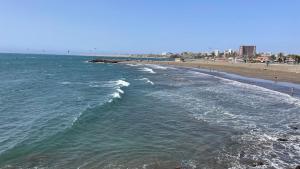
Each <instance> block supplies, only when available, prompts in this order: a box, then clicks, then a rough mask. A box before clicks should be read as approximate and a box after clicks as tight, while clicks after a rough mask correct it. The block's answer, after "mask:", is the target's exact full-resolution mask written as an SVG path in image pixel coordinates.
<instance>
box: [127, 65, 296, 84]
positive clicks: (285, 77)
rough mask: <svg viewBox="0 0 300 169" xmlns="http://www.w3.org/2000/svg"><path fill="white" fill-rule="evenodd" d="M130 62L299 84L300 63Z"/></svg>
mask: <svg viewBox="0 0 300 169" xmlns="http://www.w3.org/2000/svg"><path fill="white" fill-rule="evenodd" d="M122 63H130V64H157V65H173V66H179V67H191V68H202V69H208V70H212V71H222V72H227V73H232V74H237V75H241V76H245V77H250V78H259V79H265V80H273V81H281V82H289V83H296V84H300V65H279V64H271V65H269V66H268V67H267V66H266V65H265V64H260V63H246V64H245V63H228V62H207V61H186V62H175V61H126V62H122Z"/></svg>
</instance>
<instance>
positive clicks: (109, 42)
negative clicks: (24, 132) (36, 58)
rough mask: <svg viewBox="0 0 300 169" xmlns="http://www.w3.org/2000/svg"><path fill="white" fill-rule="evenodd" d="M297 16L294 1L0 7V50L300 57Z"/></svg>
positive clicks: (15, 3) (33, 0)
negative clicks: (242, 51) (253, 52)
mask: <svg viewBox="0 0 300 169" xmlns="http://www.w3.org/2000/svg"><path fill="white" fill-rule="evenodd" d="M299 10H300V1H299V0H94V1H92V0H1V2H0V51H26V50H27V51H41V50H43V49H45V50H46V51H47V52H54V51H55V52H63V51H66V50H68V49H70V50H71V51H72V52H88V51H90V52H91V51H93V52H94V51H96V52H99V53H128V52H134V53H149V52H153V53H160V52H163V51H170V52H180V51H208V50H213V49H220V50H223V49H227V48H232V49H237V48H238V47H239V45H241V44H255V45H257V49H258V50H259V51H273V52H279V51H283V52H289V53H300V13H299ZM94 48H96V49H94Z"/></svg>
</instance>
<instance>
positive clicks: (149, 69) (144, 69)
mask: <svg viewBox="0 0 300 169" xmlns="http://www.w3.org/2000/svg"><path fill="white" fill-rule="evenodd" d="M139 70H140V71H143V72H148V73H152V74H155V73H156V72H154V71H153V69H151V68H147V67H144V68H140V69H139Z"/></svg>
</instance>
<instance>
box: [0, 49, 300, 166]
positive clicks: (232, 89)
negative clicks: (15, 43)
mask: <svg viewBox="0 0 300 169" xmlns="http://www.w3.org/2000/svg"><path fill="white" fill-rule="evenodd" d="M88 59H91V57H83V56H55V55H16V54H1V55H0V60H1V62H0V95H1V97H0V167H1V168H105V169H119V168H120V169H123V168H124V169H125V168H141V169H152V168H160V169H164V168H166V169H167V168H175V167H177V166H181V167H182V168H185V169H194V168H289V167H291V168H293V167H295V166H296V165H297V164H299V163H300V147H299V142H300V130H299V128H300V123H299V120H300V116H299V113H300V100H299V98H298V97H299V95H297V94H296V95H295V96H293V97H292V96H290V95H289V94H288V92H284V91H288V89H289V85H292V86H293V87H295V91H296V92H299V86H298V85H295V84H286V83H284V84H281V83H276V84H275V83H272V82H269V81H260V80H256V79H245V78H240V77H236V76H231V75H228V74H224V73H220V72H219V73H218V72H208V71H205V70H201V69H185V68H176V67H166V66H159V65H130V64H129V65H126V64H89V63H86V62H85V61H86V60H88ZM278 138H285V139H287V141H278V140H277V139H278Z"/></svg>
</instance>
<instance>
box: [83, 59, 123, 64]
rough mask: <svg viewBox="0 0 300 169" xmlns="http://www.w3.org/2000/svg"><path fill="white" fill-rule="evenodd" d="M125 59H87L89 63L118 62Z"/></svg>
mask: <svg viewBox="0 0 300 169" xmlns="http://www.w3.org/2000/svg"><path fill="white" fill-rule="evenodd" d="M125 61H126V60H113V59H93V60H89V61H88V62H90V63H120V62H125Z"/></svg>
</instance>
